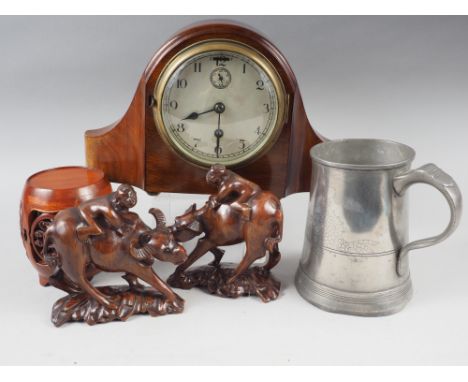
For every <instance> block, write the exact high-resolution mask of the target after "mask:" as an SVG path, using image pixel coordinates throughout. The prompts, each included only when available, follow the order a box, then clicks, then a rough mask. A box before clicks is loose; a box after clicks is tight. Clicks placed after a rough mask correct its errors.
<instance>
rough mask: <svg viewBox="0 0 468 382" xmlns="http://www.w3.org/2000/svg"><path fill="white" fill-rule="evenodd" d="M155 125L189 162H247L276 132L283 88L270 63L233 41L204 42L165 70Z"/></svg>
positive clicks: (157, 91) (158, 91) (267, 145)
mask: <svg viewBox="0 0 468 382" xmlns="http://www.w3.org/2000/svg"><path fill="white" fill-rule="evenodd" d="M154 97H155V100H156V103H155V107H154V115H155V120H156V125H157V126H158V129H159V131H160V132H161V133H162V135H163V137H164V138H165V140H166V141H167V142H168V143H169V144H170V145H171V146H172V147H173V148H174V149H175V150H176V151H177V152H178V153H179V154H181V155H182V156H184V157H185V158H186V159H188V160H189V161H191V162H194V163H197V164H200V165H205V166H209V165H211V164H214V163H221V164H224V165H227V166H233V165H239V164H241V163H246V162H247V161H250V160H252V159H254V158H257V157H258V156H260V155H261V154H263V153H264V152H265V151H266V150H267V149H268V148H270V147H271V145H272V144H273V143H274V141H275V140H276V138H277V137H278V133H279V132H280V130H281V127H282V122H283V115H284V107H285V106H284V90H283V86H282V84H281V81H280V79H279V76H278V74H277V73H276V71H275V69H274V68H273V67H272V65H271V64H270V63H269V62H268V61H267V60H266V59H265V58H264V57H263V56H261V55H260V54H259V53H258V52H256V51H255V50H253V49H251V48H249V47H246V46H244V45H241V44H237V43H234V42H227V41H225V42H205V43H202V44H198V45H196V46H193V47H191V48H188V49H187V50H185V51H183V52H182V53H181V54H179V55H178V56H176V58H175V59H174V60H173V61H172V62H170V63H169V64H168V66H167V67H166V68H165V69H164V70H163V74H162V75H161V78H160V81H159V82H158V84H157V85H156V88H155V94H154Z"/></svg>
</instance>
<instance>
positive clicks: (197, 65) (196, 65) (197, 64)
mask: <svg viewBox="0 0 468 382" xmlns="http://www.w3.org/2000/svg"><path fill="white" fill-rule="evenodd" d="M193 70H194V72H195V73H201V62H195V63H194V64H193Z"/></svg>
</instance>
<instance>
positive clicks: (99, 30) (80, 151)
mask: <svg viewBox="0 0 468 382" xmlns="http://www.w3.org/2000/svg"><path fill="white" fill-rule="evenodd" d="M212 18H214V17H2V18H0V51H1V56H0V128H1V141H0V142H1V143H0V145H1V146H0V153H1V159H2V160H1V173H2V181H1V183H2V192H1V199H0V200H1V213H2V218H1V223H0V224H1V233H2V238H1V241H0V242H1V255H2V260H1V266H2V272H1V276H2V279H1V280H2V281H1V288H0V301H1V308H0V309H1V312H0V320H1V325H0V338H1V345H0V363H2V364H467V363H468V350H467V349H468V346H467V345H468V326H467V325H466V323H467V318H468V297H467V291H468V277H467V273H468V253H466V252H467V247H468V238H467V223H466V221H467V219H466V216H465V219H463V220H462V223H461V225H460V227H459V229H458V231H457V232H456V233H455V234H454V235H453V236H452V237H451V238H450V239H449V240H447V241H446V242H444V243H442V244H439V245H437V246H434V247H430V248H426V249H421V250H418V251H414V252H413V253H411V255H410V256H411V258H410V259H411V260H410V261H411V270H412V278H413V285H414V289H415V291H414V296H413V300H412V301H411V302H410V304H409V305H408V306H407V307H406V309H405V310H403V311H402V312H400V313H398V314H396V315H393V316H389V317H382V318H360V317H350V316H342V315H335V314H330V313H326V312H323V311H321V310H319V309H317V308H315V307H313V306H312V305H309V304H308V303H306V302H305V301H304V300H303V299H302V298H301V297H300V296H299V295H298V293H297V292H296V290H295V288H294V284H293V277H294V272H295V269H296V266H297V262H298V259H299V256H300V252H301V249H302V241H303V235H304V227H305V215H306V205H307V199H308V194H306V193H303V194H296V195H292V196H289V197H287V198H286V199H284V200H283V206H284V211H285V230H284V239H283V242H282V244H281V251H282V254H283V260H282V262H281V263H280V265H279V266H278V267H277V268H276V270H275V274H276V275H277V277H278V278H280V279H281V280H282V282H283V289H282V295H281V297H280V298H279V299H278V300H277V301H275V302H273V303H270V304H262V303H261V302H260V301H259V300H258V299H255V298H243V299H238V300H228V299H222V298H217V297H213V296H209V295H206V294H204V293H203V292H200V291H197V290H192V291H179V292H178V293H180V295H181V296H182V297H184V298H185V299H186V309H185V312H184V313H183V314H180V315H174V316H166V317H160V318H150V317H142V316H139V317H136V318H133V319H131V320H129V321H128V322H127V323H111V324H105V325H98V326H95V327H89V326H86V325H81V324H71V325H65V326H63V327H62V328H60V329H56V328H55V327H54V326H53V325H52V323H51V322H50V312H51V308H52V305H53V303H54V302H55V301H56V300H57V299H58V298H59V297H61V296H62V295H63V294H62V292H60V291H58V290H55V289H53V288H42V287H40V286H39V284H38V281H37V275H36V273H35V271H34V270H33V268H32V266H31V265H30V264H29V262H28V260H27V258H26V256H25V252H24V249H23V246H22V243H21V240H20V234H19V228H18V226H19V225H18V207H19V201H20V197H21V191H22V187H23V184H24V181H25V180H26V178H27V177H28V176H29V175H31V174H32V173H34V172H37V171H39V170H42V169H45V168H50V167H55V166H63V165H73V164H84V144H83V133H84V131H85V130H87V129H94V128H99V127H103V126H106V125H108V124H110V123H112V122H114V121H115V120H117V119H119V118H120V117H121V116H122V115H123V114H124V113H125V111H126V109H127V107H128V106H129V104H130V101H131V99H132V97H133V94H134V91H135V89H136V86H137V83H138V80H139V78H140V76H141V74H142V72H143V70H144V68H145V66H146V64H147V62H148V61H149V59H150V58H151V56H152V55H153V54H154V52H155V51H156V50H157V49H158V48H159V47H160V46H161V45H162V44H163V43H164V42H165V41H166V40H167V39H168V38H169V37H170V36H171V35H172V34H174V33H175V32H176V31H177V30H178V29H180V28H182V27H185V26H186V25H187V24H190V23H193V22H195V21H199V20H206V19H212ZM229 18H230V19H231V18H232V19H236V20H239V21H241V22H243V23H246V24H249V25H251V26H252V27H254V28H256V29H258V30H259V31H261V32H262V33H264V34H265V35H266V36H268V38H269V39H270V40H271V41H273V43H274V44H275V45H277V47H278V48H279V49H280V50H281V51H282V52H283V53H284V55H285V56H286V58H287V59H288V61H289V63H290V64H291V66H292V68H293V70H294V71H295V73H296V76H297V79H298V82H299V84H300V88H301V91H302V95H303V98H304V102H305V107H306V110H307V113H308V117H309V119H310V121H311V123H312V124H313V125H314V127H315V128H316V129H317V131H318V132H319V133H320V134H322V135H324V136H326V137H328V138H331V139H333V138H344V137H374V138H388V139H392V140H397V141H401V142H404V143H406V144H408V145H410V146H412V147H414V148H415V149H416V151H417V156H416V160H415V163H414V165H415V166H419V165H422V164H424V163H427V162H434V163H436V164H437V165H439V166H440V167H441V168H443V169H444V170H446V171H447V172H448V173H450V174H451V175H452V176H453V177H454V178H455V179H456V180H457V182H458V183H459V185H460V187H461V189H462V192H464V193H465V196H466V190H467V189H468V179H467V178H468V171H467V169H466V166H467V164H468V153H467V149H466V147H467V146H466V145H467V141H468V126H467V121H468V49H467V48H466V42H467V39H468V19H467V18H466V17H447V16H441V17H264V16H255V17H229ZM410 194H411V197H410V201H411V221H410V223H411V224H410V227H411V228H410V229H411V238H421V237H426V236H428V235H430V234H435V233H438V232H439V231H441V230H442V229H443V228H444V227H445V224H446V223H447V221H448V208H447V206H446V204H445V201H444V200H443V198H442V197H441V196H440V195H439V194H438V193H437V192H436V191H435V190H433V189H430V188H429V187H425V186H416V187H414V188H413V189H412V190H411V192H410ZM139 198H140V201H139V205H138V208H137V209H136V211H137V212H139V213H141V215H142V217H143V218H144V219H145V220H146V221H147V222H148V223H150V222H151V219H150V216H149V215H148V214H147V210H148V208H149V207H150V206H158V207H160V208H162V209H163V210H164V212H165V213H166V214H167V215H168V218H169V219H170V220H171V219H173V217H174V216H176V215H177V214H178V213H180V212H182V211H183V210H184V209H185V208H186V207H188V206H189V205H190V204H191V203H192V202H199V203H200V202H202V201H203V200H204V198H205V197H204V196H200V195H175V194H173V195H171V194H163V195H160V196H158V197H150V196H148V195H146V194H145V193H143V192H139ZM151 224H152V222H151ZM188 247H189V249H191V248H192V247H193V244H190V245H189V246H188ZM241 249H242V248H230V249H229V252H228V259H230V260H233V261H239V259H240V256H241V254H240V250H241ZM208 260H210V259H209V258H208V256H207V258H206V259H205V261H208ZM155 268H156V270H157V272H158V273H159V274H160V275H161V276H163V277H166V276H167V275H169V274H170V272H171V271H172V270H173V267H172V266H171V265H169V264H163V263H160V262H158V263H157V264H156V265H155ZM117 280H118V277H117V276H114V277H110V276H99V277H98V280H97V281H98V282H101V283H102V282H109V281H115V282H120V281H117Z"/></svg>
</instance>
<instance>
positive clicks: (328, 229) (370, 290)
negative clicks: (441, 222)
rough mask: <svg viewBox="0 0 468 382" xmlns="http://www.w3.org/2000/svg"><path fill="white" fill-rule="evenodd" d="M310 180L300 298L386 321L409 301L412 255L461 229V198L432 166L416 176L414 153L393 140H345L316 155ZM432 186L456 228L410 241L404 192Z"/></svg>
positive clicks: (298, 276)
mask: <svg viewBox="0 0 468 382" xmlns="http://www.w3.org/2000/svg"><path fill="white" fill-rule="evenodd" d="M311 156H312V167H313V168H312V181H311V191H310V192H311V194H310V203H309V210H308V220H307V227H306V233H305V241H304V249H303V253H302V259H301V262H300V264H299V269H298V270H297V274H296V287H297V289H298V291H299V293H300V294H301V295H302V296H303V297H304V298H305V299H306V300H308V301H310V302H311V303H312V304H314V305H316V306H318V307H320V308H322V309H325V310H328V311H332V312H337V313H347V314H355V315H363V316H380V315H386V314H391V313H395V312H397V311H399V310H401V309H402V308H403V307H404V306H405V304H406V303H407V302H408V301H409V299H410V298H411V293H412V289H411V279H410V274H409V269H408V252H409V251H410V250H412V249H417V248H423V247H427V246H429V245H433V244H436V243H438V242H440V241H442V240H444V239H446V238H447V237H448V236H449V235H450V234H451V233H452V232H453V231H454V230H455V228H456V227H457V225H458V223H459V220H460V215H461V206H462V198H461V194H460V190H459V188H458V186H457V185H456V183H455V182H454V180H453V179H452V178H451V177H450V176H449V175H447V174H446V173H445V172H443V171H442V170H441V169H439V168H438V167H437V166H435V165H434V164H426V165H424V166H422V167H420V168H418V169H415V170H410V165H411V162H412V161H413V159H414V156H415V152H414V150H413V149H412V148H410V147H408V146H406V145H403V144H400V143H396V142H391V141H384V140H372V139H346V140H340V141H329V142H325V143H321V144H319V145H317V146H315V147H314V148H312V150H311ZM414 183H427V184H430V185H432V186H434V187H435V188H436V189H438V190H439V191H440V192H441V193H442V194H443V195H444V196H445V198H446V199H447V201H448V204H449V206H450V210H451V218H450V223H449V225H448V226H447V228H446V229H445V231H444V232H442V233H441V234H440V235H438V236H434V237H431V238H428V239H423V240H417V241H413V242H411V243H408V207H407V201H406V196H405V192H406V189H407V188H408V187H409V186H410V185H412V184H414Z"/></svg>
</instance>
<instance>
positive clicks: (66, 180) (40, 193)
mask: <svg viewBox="0 0 468 382" xmlns="http://www.w3.org/2000/svg"><path fill="white" fill-rule="evenodd" d="M110 192H112V187H111V185H110V183H109V181H108V180H107V179H106V177H105V175H104V173H103V172H102V171H101V170H98V169H91V168H87V167H79V166H70V167H57V168H52V169H49V170H44V171H41V172H38V173H36V174H34V175H32V176H30V177H29V178H28V180H27V181H26V186H25V188H24V193H23V203H24V204H25V205H26V206H27V207H29V208H31V209H37V210H40V211H59V210H61V209H64V208H67V207H73V206H75V205H77V204H79V203H81V202H82V201H84V200H88V199H91V198H94V197H96V196H101V195H106V194H109V193H110Z"/></svg>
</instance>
